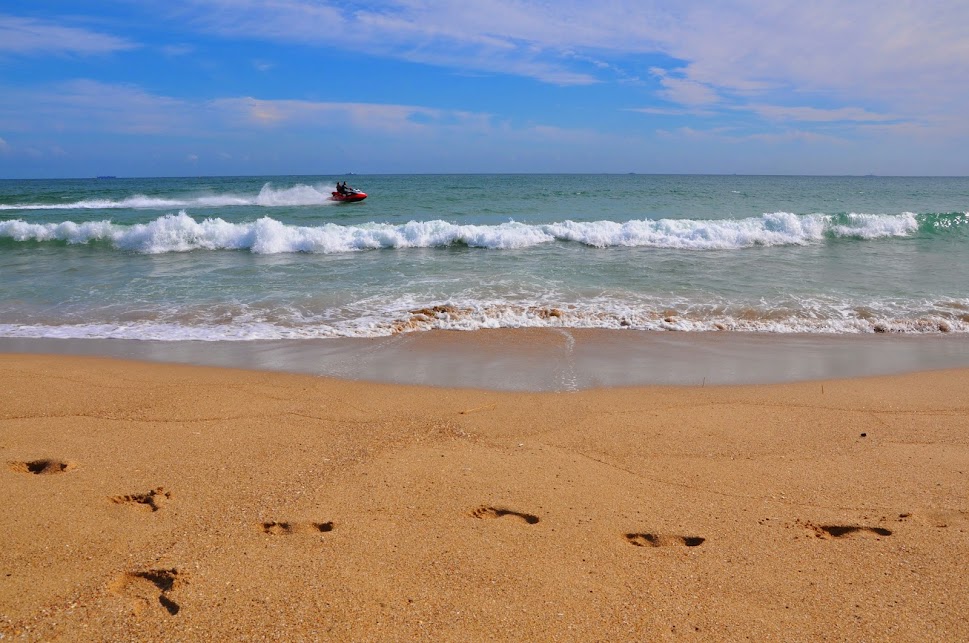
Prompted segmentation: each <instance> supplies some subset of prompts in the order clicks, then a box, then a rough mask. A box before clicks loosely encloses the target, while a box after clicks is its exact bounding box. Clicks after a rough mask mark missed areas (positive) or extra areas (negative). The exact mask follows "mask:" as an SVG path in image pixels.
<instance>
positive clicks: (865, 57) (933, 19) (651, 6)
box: [168, 0, 969, 120]
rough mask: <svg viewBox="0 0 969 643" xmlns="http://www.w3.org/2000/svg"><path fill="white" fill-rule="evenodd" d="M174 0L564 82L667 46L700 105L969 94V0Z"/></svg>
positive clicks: (199, 22) (951, 102)
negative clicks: (351, 1)
mask: <svg viewBox="0 0 969 643" xmlns="http://www.w3.org/2000/svg"><path fill="white" fill-rule="evenodd" d="M168 4H170V5H171V6H172V7H173V9H172V11H178V12H179V15H180V16H187V17H188V19H189V21H190V22H191V24H193V25H194V26H195V27H196V28H197V29H201V30H204V31H206V32H209V33H214V34H218V35H221V36H223V37H231V38H252V39H263V40H272V41H278V42H285V43H290V44H294V43H295V44H302V45H309V46H324V47H337V48H345V49H350V50H354V51H362V52H366V53H369V54H373V55H380V56H389V57H394V58H399V59H404V60H409V61H415V62H421V63H426V64H434V65H439V66H444V67H450V68H454V69H456V70H460V71H461V72H471V71H477V72H489V73H503V74H513V75H520V76H526V77H530V78H535V79H538V80H541V81H544V82H549V83H555V84H560V85H578V84H589V83H593V82H598V81H601V80H602V78H599V75H600V74H603V73H614V74H615V75H616V76H617V77H621V76H622V73H621V67H622V65H623V64H630V62H631V61H633V62H632V64H635V60H636V57H641V56H663V57H667V58H668V60H669V61H670V64H669V65H664V67H663V73H662V74H661V75H660V77H659V78H660V87H659V90H658V95H659V96H660V97H661V98H663V99H665V100H668V101H670V102H672V103H676V104H682V105H690V106H695V105H705V104H712V103H714V102H716V101H717V99H718V97H719V98H720V99H725V98H732V99H734V100H735V101H737V102H738V103H743V102H744V101H746V100H750V99H752V98H754V97H760V100H759V101H757V102H763V99H764V98H769V97H773V98H771V102H777V103H781V102H790V101H789V100H785V101H779V100H776V98H777V97H778V95H786V96H789V94H790V92H792V91H796V92H797V93H799V94H800V95H802V96H805V95H810V94H811V93H817V94H819V95H823V96H825V97H826V100H827V101H828V102H829V103H836V102H837V101H839V100H844V101H845V102H847V103H848V104H854V105H858V104H863V105H870V104H881V105H885V106H887V107H888V111H891V112H893V113H898V114H899V116H898V117H899V118H908V117H912V116H913V115H915V114H933V113H944V112H948V113H952V112H953V111H954V110H957V109H960V107H959V105H963V106H964V104H965V100H966V98H967V91H969V90H967V87H969V38H966V37H965V25H966V24H969V4H967V3H965V2H964V1H963V0H937V1H936V2H933V3H932V4H931V6H930V7H929V6H923V5H918V4H913V3H910V2H903V1H898V2H883V1H881V0H856V1H855V2H851V3H849V4H847V5H846V4H845V3H843V2H840V1H835V0H819V1H818V2H812V3H784V4H782V5H769V4H768V5H765V4H764V3H763V2H762V0H724V1H723V2H718V3H678V2H666V1H664V0H603V2H600V3H599V4H597V5H596V6H595V7H594V8H592V7H590V5H589V4H588V3H587V2H579V1H578V0H562V1H561V2H555V3H548V2H542V1H539V0H476V1H473V2H469V1H467V0H426V1H423V2H416V1H400V0H372V1H370V2H367V3H364V4H359V5H355V6H350V7H346V6H345V5H338V4H336V3H335V2H329V1H327V0H313V1H310V0H277V1H274V2H265V1H263V0H231V1H230V0H171V1H170V2H169V3H168ZM651 66H655V65H651ZM926 96H932V97H933V100H929V101H927V100H926V99H925V97H926ZM834 109H837V105H835V107H834ZM764 115H765V116H767V114H764ZM816 116H818V117H819V116H820V114H819V115H816ZM806 120H810V119H806ZM848 120H854V119H850V118H849V119H848Z"/></svg>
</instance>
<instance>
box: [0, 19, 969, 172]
mask: <svg viewBox="0 0 969 643" xmlns="http://www.w3.org/2000/svg"><path fill="white" fill-rule="evenodd" d="M967 25H969V3H967V2H965V0H936V1H933V2H926V3H916V2H909V1H901V0H887V1H875V0H871V1H869V0H855V1H852V2H848V3H846V2H843V1H840V0H839V1H838V2H834V1H831V0H818V1H816V2H787V1H775V2H769V1H765V0H722V1H719V2H689V1H683V2H677V1H666V0H656V1H650V0H636V1H633V0H598V1H597V2H595V3H589V2H581V3H580V2H573V1H571V0H564V1H561V2H550V1H548V0H534V1H532V0H400V1H394V0H372V1H368V2H344V3H336V2H328V1H326V0H163V1H162V0H157V1H156V0H98V1H97V2H77V1H76V0H71V1H58V0H34V1H31V2H27V1H24V0H21V1H19V2H8V3H4V4H3V5H0V177H2V178H28V177H39V178H46V177H75V176H79V177H83V176H93V175H98V174H113V175H118V176H186V175H237V174H241V175H253V174H339V173H344V172H356V173H361V174H362V173H411V172H416V173H422V172H621V173H622V172H643V173H652V172H659V173H666V172H670V173H743V174H870V173H871V174H902V175H969V118H967V116H966V115H965V114H966V113H969V107H967V105H969V37H967V36H966V27H967Z"/></svg>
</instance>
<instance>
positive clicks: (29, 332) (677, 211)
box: [0, 175, 969, 341]
mask: <svg viewBox="0 0 969 643" xmlns="http://www.w3.org/2000/svg"><path fill="white" fill-rule="evenodd" d="M338 178H339V179H341V180H342V179H344V178H346V179H348V180H349V182H350V183H351V185H354V186H356V187H359V188H361V189H363V190H364V191H366V192H368V194H369V197H368V199H367V200H366V201H364V202H362V203H357V204H337V203H334V202H332V201H330V200H329V199H328V197H329V192H330V191H331V190H332V189H333V186H334V185H335V183H336V181H337V179H338ZM967 212H969V179H966V178H917V177H916V178H883V177H745V176H655V175H606V176H592V175H457V176H427V175H420V176H351V177H216V178H163V179H89V180H80V179H79V180H43V181H40V180H38V181H0V275H2V280H0V302H2V305H0V336H5V337H41V338H124V339H139V340H162V341H172V340H188V339H198V340H207V341H216V340H221V341H225V340H235V341H237V340H250V341H251V340H279V339H326V338H340V337H358V338H360V337H364V338H366V337H388V336H393V335H395V334H397V333H400V332H405V331H406V332H410V331H422V330H432V329H456V330H475V329H487V328H531V327H537V328H566V329H569V328H571V329H578V328H604V329H636V330H678V331H724V330H733V331H759V332H771V333H784V334H805V333H807V334H832V333H833V334H859V333H881V332H884V333H893V332H900V333H906V334H920V335H940V334H946V333H949V334H965V333H969V280H966V279H965V275H966V274H969V214H967Z"/></svg>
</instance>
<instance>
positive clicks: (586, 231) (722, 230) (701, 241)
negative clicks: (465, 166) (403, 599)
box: [0, 210, 918, 254]
mask: <svg viewBox="0 0 969 643" xmlns="http://www.w3.org/2000/svg"><path fill="white" fill-rule="evenodd" d="M917 229H918V222H917V220H916V217H915V215H914V214H912V213H908V212H907V213H903V214H899V215H883V214H879V215H876V214H851V215H846V216H843V217H832V216H830V215H824V214H811V215H796V214H791V213H789V212H775V213H771V214H765V215H763V216H761V217H751V218H747V219H726V220H693V219H662V220H659V221H650V220H635V221H627V222H625V223H619V222H615V221H588V222H577V221H564V222H560V223H549V224H541V225H535V224H525V223H517V222H514V221H512V222H508V223H502V224H499V225H457V224H453V223H449V222H446V221H440V220H435V221H410V222H408V223H404V224H399V225H395V224H388V223H367V224H363V225H356V226H349V225H346V226H345V225H337V224H334V223H326V224H323V225H320V226H293V225H288V224H284V223H282V222H280V221H277V220H275V219H272V218H270V217H263V218H261V219H258V220H257V221H255V222H249V223H230V222H227V221H225V220H223V219H219V218H209V219H203V220H202V221H196V220H195V219H193V218H192V217H190V216H189V215H188V214H186V212H185V211H184V210H183V211H181V212H179V213H178V214H170V215H166V216H163V217H159V218H157V219H155V220H153V221H151V222H149V223H143V224H136V225H118V224H114V223H112V222H111V221H92V222H84V223H75V222H72V221H65V222H62V223H28V222H26V221H23V220H22V219H16V220H10V221H2V222H0V237H7V238H11V239H14V240H16V241H53V240H58V241H65V242H67V243H72V244H78V243H81V244H83V243H89V242H91V241H98V240H106V241H109V242H110V243H111V244H112V245H114V246H115V247H116V248H118V249H121V250H129V251H134V252H141V253H149V254H157V253H164V252H186V251H189V250H199V249H205V250H249V251H251V252H254V253H258V254H279V253H288V252H312V253H338V252H352V251H358V250H366V249H378V248H433V247H445V246H451V245H455V244H464V245H467V246H470V247H475V248H490V249H515V248H529V247H532V246H536V245H539V244H546V243H551V242H554V241H571V242H576V243H581V244H584V245H588V246H594V247H597V248H608V247H620V246H623V247H654V248H674V249H688V250H730V249H739V248H749V247H752V246H783V245H804V244H808V243H813V242H817V241H820V240H822V239H824V238H825V237H826V236H834V237H852V238H861V239H878V238H885V237H904V236H908V235H910V234H913V233H914V232H915V231H916V230H917Z"/></svg>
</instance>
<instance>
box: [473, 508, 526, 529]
mask: <svg viewBox="0 0 969 643" xmlns="http://www.w3.org/2000/svg"><path fill="white" fill-rule="evenodd" d="M471 515H472V516H474V517H475V518H503V517H504V516H512V517H514V518H518V519H520V520H524V521H525V522H527V523H528V524H529V525H534V524H536V523H537V522H538V516H536V515H533V514H526V513H521V512H520V511H512V510H511V509H499V508H498V507H478V508H477V509H475V510H474V511H472V512H471Z"/></svg>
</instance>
